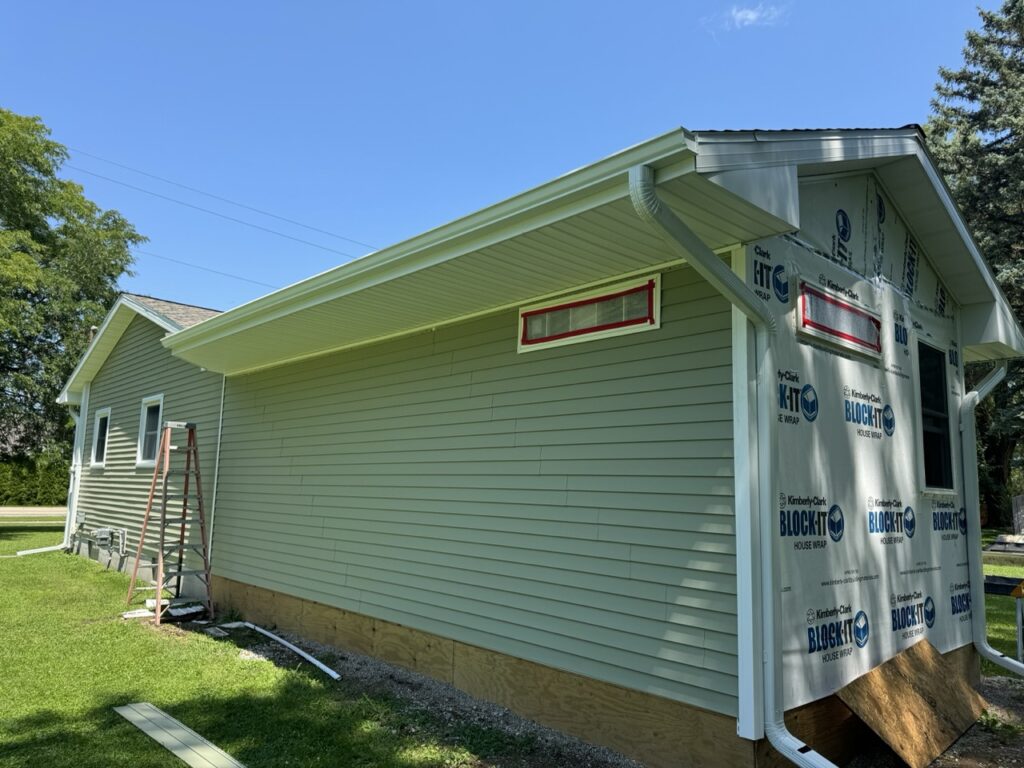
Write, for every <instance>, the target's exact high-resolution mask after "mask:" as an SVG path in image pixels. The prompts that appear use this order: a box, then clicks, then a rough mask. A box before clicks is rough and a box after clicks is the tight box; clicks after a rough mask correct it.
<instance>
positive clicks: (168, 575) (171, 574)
mask: <svg viewBox="0 0 1024 768" xmlns="http://www.w3.org/2000/svg"><path fill="white" fill-rule="evenodd" d="M200 575H201V576H203V577H205V576H206V571H204V570H203V569H201V568H200V569H193V568H185V569H183V570H181V571H164V580H165V581H166V580H167V579H173V578H177V577H178V576H200Z"/></svg>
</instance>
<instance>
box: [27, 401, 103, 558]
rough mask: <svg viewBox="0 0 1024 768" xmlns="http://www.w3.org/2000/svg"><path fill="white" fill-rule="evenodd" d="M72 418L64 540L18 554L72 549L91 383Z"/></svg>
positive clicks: (72, 412)
mask: <svg viewBox="0 0 1024 768" xmlns="http://www.w3.org/2000/svg"><path fill="white" fill-rule="evenodd" d="M71 418H73V419H74V420H75V438H74V440H73V441H72V443H71V471H70V473H69V474H70V477H69V478H68V511H67V516H66V517H65V518H64V540H63V541H61V543H60V544H57V545H55V546H52V547H37V548H36V549H22V550H19V551H18V553H17V554H18V556H19V557H21V556H24V555H38V554H39V553H41V552H56V551H58V550H61V549H64V550H67V549H71V530H72V529H73V528H74V526H75V518H76V517H77V516H78V488H79V486H80V485H81V480H82V466H83V461H82V458H83V456H84V455H85V430H86V424H87V421H86V420H87V419H88V418H89V385H88V384H86V385H85V386H84V387H83V388H82V402H81V405H79V406H78V413H77V414H76V413H75V412H74V410H72V411H71Z"/></svg>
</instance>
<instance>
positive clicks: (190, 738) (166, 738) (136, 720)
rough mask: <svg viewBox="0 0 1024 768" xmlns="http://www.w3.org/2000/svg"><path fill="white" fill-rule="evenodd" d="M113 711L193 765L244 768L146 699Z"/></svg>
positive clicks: (192, 767)
mask: <svg viewBox="0 0 1024 768" xmlns="http://www.w3.org/2000/svg"><path fill="white" fill-rule="evenodd" d="M114 711H115V712H117V714H119V715H120V716H121V717H123V718H124V719H125V720H127V721H128V722H129V723H131V724H132V725H134V726H135V727H136V728H138V729H139V730H140V731H142V732H143V733H144V734H146V735H147V736H149V737H150V738H151V739H153V741H155V742H157V743H158V744H159V745H160V746H162V747H164V749H167V750H168V751H169V752H171V754H173V755H174V756H175V757H177V758H178V759H179V760H181V761H182V762H183V763H185V764H186V765H188V766H191V768H245V766H244V765H243V764H242V763H240V762H238V761H237V760H235V758H233V757H232V756H231V755H229V754H228V753H227V752H225V751H224V750H223V749H221V748H220V747H217V746H215V745H214V744H211V743H210V742H209V741H207V740H206V739H204V738H203V737H202V736H200V735H199V734H198V733H196V732H195V731H193V730H192V729H191V728H189V727H188V726H187V725H185V724H184V723H182V722H181V721H179V720H175V719H174V718H173V717H171V716H170V715H168V714H167V713H166V712H164V711H163V710H161V709H157V708H156V707H154V706H153V705H152V704H150V703H149V702H146V701H142V702H139V703H137V704H127V705H125V706H123V707H114Z"/></svg>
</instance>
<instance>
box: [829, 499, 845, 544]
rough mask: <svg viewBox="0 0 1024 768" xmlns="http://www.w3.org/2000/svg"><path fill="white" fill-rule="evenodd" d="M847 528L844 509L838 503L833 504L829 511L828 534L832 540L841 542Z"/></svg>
mask: <svg viewBox="0 0 1024 768" xmlns="http://www.w3.org/2000/svg"><path fill="white" fill-rule="evenodd" d="M844 530H846V523H845V522H844V520H843V510H842V508H841V507H840V506H839V505H838V504H833V505H832V507H831V508H830V509H829V511H828V535H829V538H831V539H832V541H835V542H839V541H840V540H842V538H843V531H844Z"/></svg>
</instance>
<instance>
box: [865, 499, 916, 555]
mask: <svg viewBox="0 0 1024 768" xmlns="http://www.w3.org/2000/svg"><path fill="white" fill-rule="evenodd" d="M901 508H902V509H901ZM915 531H917V518H916V517H915V515H914V510H913V508H912V507H903V502H902V501H901V500H900V499H874V498H871V497H868V533H869V534H871V535H872V536H878V537H879V540H880V541H881V542H882V543H883V544H902V543H903V538H904V536H906V537H907V538H908V539H912V538H914V533H915Z"/></svg>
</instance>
